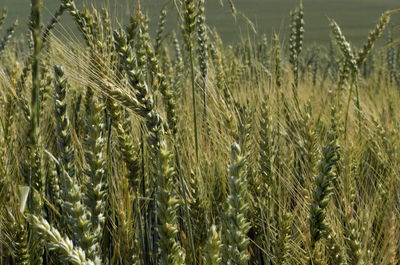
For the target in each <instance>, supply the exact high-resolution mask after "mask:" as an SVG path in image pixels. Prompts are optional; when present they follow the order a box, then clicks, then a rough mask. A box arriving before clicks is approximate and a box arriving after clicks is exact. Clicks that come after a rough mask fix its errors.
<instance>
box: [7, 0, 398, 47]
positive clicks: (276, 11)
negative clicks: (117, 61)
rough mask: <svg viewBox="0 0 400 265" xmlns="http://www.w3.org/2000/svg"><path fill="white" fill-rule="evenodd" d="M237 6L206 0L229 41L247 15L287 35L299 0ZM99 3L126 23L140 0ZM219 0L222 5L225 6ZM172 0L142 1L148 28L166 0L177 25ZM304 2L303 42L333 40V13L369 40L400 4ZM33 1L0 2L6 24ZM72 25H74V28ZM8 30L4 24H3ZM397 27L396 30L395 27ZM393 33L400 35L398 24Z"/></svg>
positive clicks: (240, 1) (264, 28) (241, 0)
mask: <svg viewBox="0 0 400 265" xmlns="http://www.w3.org/2000/svg"><path fill="white" fill-rule="evenodd" d="M75 1H76V3H77V4H78V5H79V6H81V7H82V6H86V7H90V6H91V2H92V1H89V0H86V1H82V0H75ZM233 1H234V2H235V4H236V8H237V10H238V13H239V14H237V17H236V20H235V18H234V17H233V16H232V15H231V12H230V8H229V5H228V1H227V0H206V3H207V10H206V12H207V20H208V24H209V25H210V26H211V27H216V28H217V29H218V31H219V33H220V34H221V36H222V37H223V39H224V40H225V41H227V42H231V43H234V42H237V41H240V36H246V35H250V36H252V37H253V33H252V30H250V26H249V24H248V23H247V22H246V19H244V16H243V15H242V14H244V15H245V16H246V17H248V18H249V19H250V20H251V21H252V22H253V24H254V26H255V29H256V30H257V34H259V35H261V34H263V33H265V34H267V36H268V37H269V36H270V35H271V33H272V32H273V31H275V32H278V33H280V35H281V36H282V38H283V39H285V38H286V36H287V35H288V29H287V28H288V20H289V12H290V10H291V9H292V8H293V7H294V6H296V5H297V4H298V1H297V0H233ZM44 2H45V14H46V18H47V19H48V18H49V17H50V16H51V14H52V13H53V12H54V11H55V10H56V8H57V6H58V5H59V1H58V0H44ZM93 2H94V3H95V5H96V6H97V7H101V6H106V7H108V8H109V9H110V10H111V13H112V16H113V17H114V18H116V19H118V20H119V21H120V23H124V22H125V21H127V17H129V14H130V13H131V11H132V10H133V7H134V6H135V3H136V0H130V1H129V0H114V1H112V0H97V1H93ZM221 2H222V4H223V6H222V5H221ZM172 3H173V0H165V1H164V0H142V4H143V6H144V7H145V9H146V10H147V12H148V15H149V17H150V19H151V25H150V29H151V30H152V32H154V31H155V30H156V24H157V20H158V14H159V11H160V9H161V8H162V7H163V6H164V5H165V4H167V5H168V6H169V7H170V10H171V12H170V13H169V15H168V21H169V23H168V31H170V30H171V29H172V28H173V27H174V26H175V25H176V13H175V12H173V4H172ZM303 3H304V7H305V22H306V35H305V42H307V43H319V44H326V43H327V42H328V40H329V32H330V31H329V27H328V19H327V18H328V17H331V18H334V19H335V20H336V21H337V22H338V23H339V25H340V26H341V27H342V29H343V31H344V33H345V35H346V36H348V39H349V40H350V41H351V42H353V43H355V44H357V45H359V44H361V43H362V42H363V40H365V38H366V36H367V34H368V32H369V30H370V29H371V28H372V27H373V26H374V24H375V23H376V22H377V21H378V19H379V16H380V14H381V13H382V12H384V11H385V10H388V9H394V8H400V1H399V0H303ZM29 6H30V0H1V1H0V7H7V8H8V10H9V18H8V20H7V23H6V24H7V25H10V24H11V23H12V21H13V20H15V19H18V20H19V22H20V26H19V28H20V29H19V33H20V34H22V33H23V32H24V31H26V29H27V26H26V20H27V18H28V16H29ZM399 17H400V14H398V15H397V16H396V17H395V19H394V22H395V23H394V24H400V23H397V22H398V21H400V19H399ZM63 22H64V24H63V25H64V26H63V27H58V29H57V31H58V32H59V34H61V35H64V36H67V32H68V31H70V29H69V28H71V27H70V26H71V25H72V24H71V21H69V19H68V18H64V21H63ZM72 28H73V27H72ZM3 30H4V29H3ZM396 31H397V32H396ZM396 31H395V33H397V34H396V35H399V34H398V33H399V32H400V30H399V29H397V30H396Z"/></svg>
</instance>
